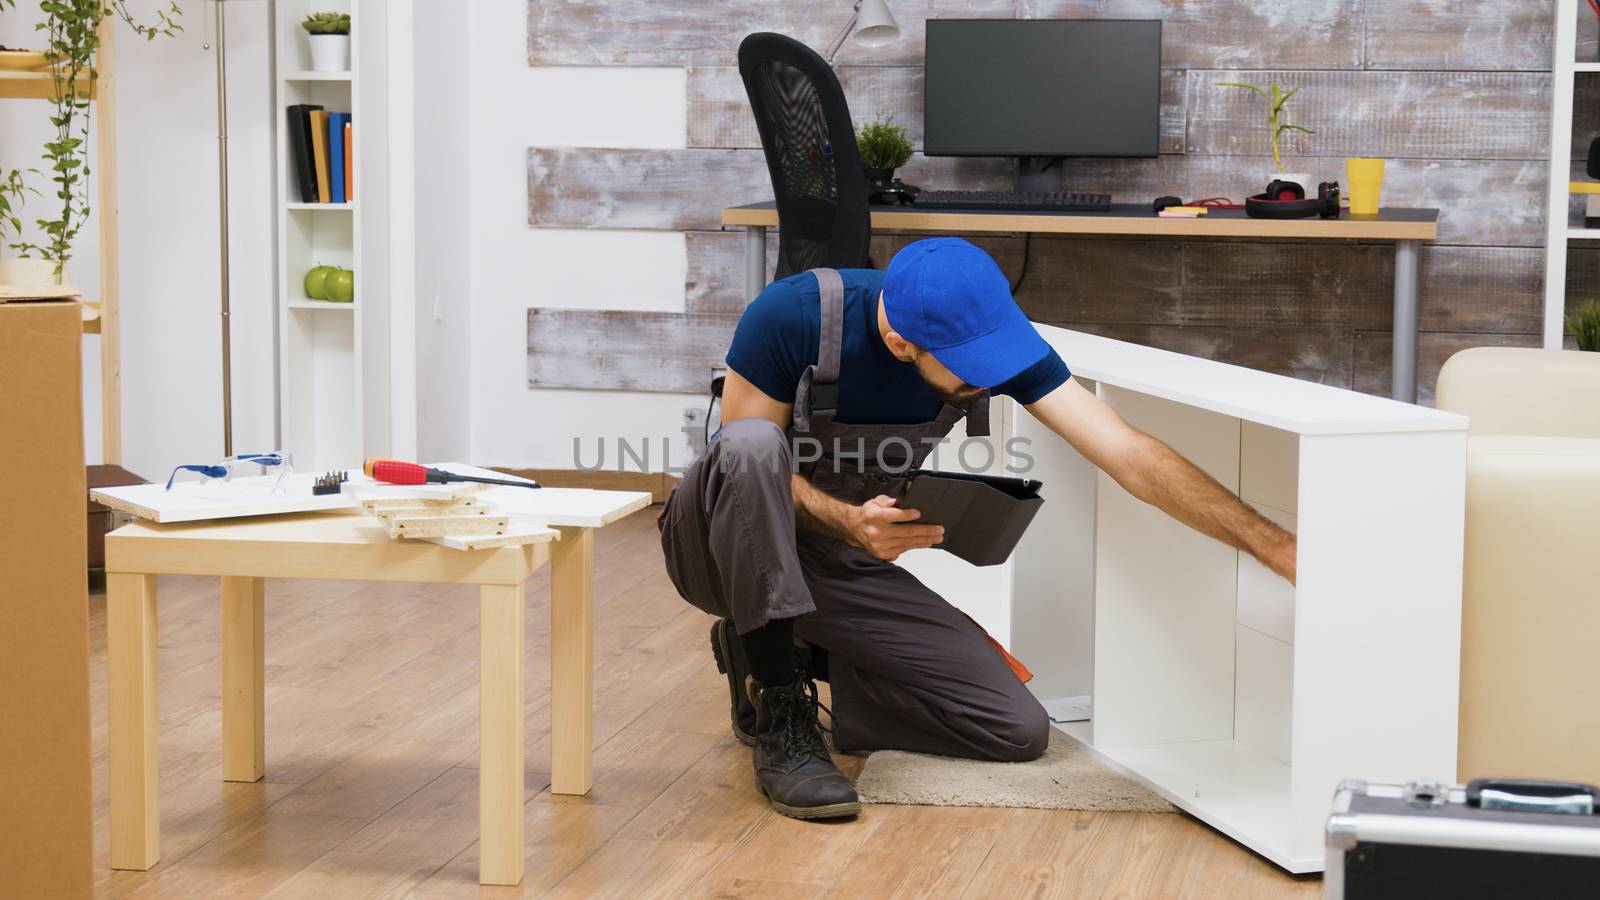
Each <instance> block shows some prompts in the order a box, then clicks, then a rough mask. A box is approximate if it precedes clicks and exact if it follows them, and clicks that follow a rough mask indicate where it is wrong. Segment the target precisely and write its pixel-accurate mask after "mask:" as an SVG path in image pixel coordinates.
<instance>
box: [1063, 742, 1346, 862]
mask: <svg viewBox="0 0 1600 900" xmlns="http://www.w3.org/2000/svg"><path fill="white" fill-rule="evenodd" d="M1055 727H1056V728H1059V729H1060V730H1061V731H1062V732H1063V733H1065V734H1066V735H1068V736H1069V737H1071V738H1072V739H1073V740H1076V741H1077V742H1078V743H1080V744H1082V745H1084V746H1085V747H1087V748H1088V749H1089V751H1090V752H1092V753H1093V754H1094V755H1095V756H1096V757H1098V758H1099V759H1101V760H1102V761H1104V762H1105V763H1107V764H1108V765H1110V766H1111V767H1113V768H1115V769H1117V770H1119V771H1121V772H1122V773H1123V774H1125V775H1128V776H1129V777H1131V778H1133V779H1134V780H1136V781H1139V782H1141V783H1142V784H1145V785H1147V786H1149V787H1150V789H1151V790H1153V791H1155V792H1156V793H1158V794H1160V795H1161V796H1162V797H1165V798H1166V799H1167V800H1168V801H1169V802H1171V803H1172V805H1174V806H1176V807H1178V808H1180V809H1182V810H1184V811H1185V812H1188V813H1191V814H1193V815H1195V816H1198V817H1200V818H1201V819H1203V820H1204V821H1205V822H1206V823H1207V824H1208V825H1211V826H1212V827H1214V828H1216V829H1217V830H1218V831H1221V832H1222V833H1223V834H1226V835H1227V836H1228V837H1231V838H1233V839H1234V840H1236V841H1238V842H1239V843H1241V844H1244V845H1245V846H1246V847H1249V848H1250V849H1251V850H1254V851H1255V852H1257V853H1259V854H1261V855H1262V856H1264V857H1266V858H1267V859H1269V860H1271V861H1272V862H1273V863H1275V864H1277V865H1279V866H1281V867H1282V868H1284V869H1286V870H1288V871H1290V872H1294V873H1297V874H1298V873H1304V872H1319V871H1321V870H1322V867H1323V863H1324V860H1323V858H1322V857H1321V856H1312V857H1305V858H1295V857H1293V856H1291V855H1290V852H1289V845H1288V837H1289V833H1290V821H1291V803H1290V795H1289V767H1288V766H1286V765H1284V764H1283V763H1281V762H1278V761H1277V760H1275V759H1273V758H1271V757H1270V756H1267V755H1266V754H1264V753H1261V752H1260V751H1257V750H1255V749H1252V748H1251V747H1249V746H1247V745H1245V744H1243V743H1240V742H1239V741H1234V740H1227V741H1188V742H1180V743H1174V744H1143V745H1133V746H1127V747H1096V746H1094V745H1093V744H1092V743H1090V741H1089V737H1090V735H1091V734H1092V725H1091V723H1090V722H1072V723H1069V724H1066V725H1056V726H1055ZM1330 796H1331V795H1330Z"/></svg>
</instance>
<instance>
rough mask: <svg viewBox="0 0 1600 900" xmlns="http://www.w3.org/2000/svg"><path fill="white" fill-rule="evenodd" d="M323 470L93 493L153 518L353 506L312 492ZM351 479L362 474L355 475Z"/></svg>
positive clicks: (218, 516)
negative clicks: (280, 475) (170, 486)
mask: <svg viewBox="0 0 1600 900" xmlns="http://www.w3.org/2000/svg"><path fill="white" fill-rule="evenodd" d="M321 474H323V473H321V472H296V473H294V474H292V475H290V476H289V477H287V478H285V479H284V480H283V484H282V485H278V476H276V475H252V476H249V477H246V478H235V479H233V480H232V481H204V482H202V481H182V482H178V483H177V484H174V485H173V486H172V490H170V491H169V490H167V486H166V484H165V483H164V482H163V483H160V484H130V485H123V486H120V487H104V488H95V489H94V490H92V491H90V492H89V497H90V498H91V499H93V500H95V501H97V502H99V503H101V504H104V505H105V506H108V507H110V508H111V509H114V510H117V511H118V512H124V513H127V514H128V515H131V516H137V517H139V518H141V519H146V520H148V521H151V522H163V523H165V522H199V521H204V520H207V519H233V518H239V517H241V516H271V515H282V514H284V513H297V512H315V511H317V510H323V509H349V508H350V507H352V506H355V505H356V504H355V501H354V500H352V499H351V498H349V497H347V496H345V495H344V494H342V493H333V494H324V495H321V496H318V495H315V494H313V493H311V486H312V483H313V482H315V481H316V480H317V478H318V476H320V475H321ZM350 477H351V478H352V479H354V478H357V477H364V476H357V475H353V474H352V475H351V476H350Z"/></svg>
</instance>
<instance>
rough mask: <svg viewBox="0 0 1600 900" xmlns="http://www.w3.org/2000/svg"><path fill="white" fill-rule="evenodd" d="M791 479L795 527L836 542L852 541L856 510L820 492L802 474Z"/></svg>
mask: <svg viewBox="0 0 1600 900" xmlns="http://www.w3.org/2000/svg"><path fill="white" fill-rule="evenodd" d="M792 478H793V483H794V520H795V525H797V526H799V527H800V528H804V529H805V530H806V531H812V532H816V533H817V534H822V535H827V536H828V537H831V538H834V539H835V540H840V541H849V540H850V535H851V528H850V526H851V516H852V515H854V514H855V512H856V507H854V506H851V505H850V504H848V503H845V502H843V501H841V500H839V499H837V498H835V497H833V496H831V495H829V494H828V493H827V492H825V491H821V490H818V489H817V488H816V487H815V486H813V485H812V484H811V482H809V481H807V480H805V479H804V478H801V477H800V476H799V475H795V476H792Z"/></svg>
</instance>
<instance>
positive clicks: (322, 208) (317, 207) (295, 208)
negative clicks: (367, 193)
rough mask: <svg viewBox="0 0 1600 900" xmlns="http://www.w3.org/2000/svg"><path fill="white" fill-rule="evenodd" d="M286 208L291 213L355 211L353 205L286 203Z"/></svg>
mask: <svg viewBox="0 0 1600 900" xmlns="http://www.w3.org/2000/svg"><path fill="white" fill-rule="evenodd" d="M284 208H285V209H288V210H290V211H291V212H301V211H304V210H313V211H316V212H349V211H350V210H353V209H355V204H352V203H286V204H284Z"/></svg>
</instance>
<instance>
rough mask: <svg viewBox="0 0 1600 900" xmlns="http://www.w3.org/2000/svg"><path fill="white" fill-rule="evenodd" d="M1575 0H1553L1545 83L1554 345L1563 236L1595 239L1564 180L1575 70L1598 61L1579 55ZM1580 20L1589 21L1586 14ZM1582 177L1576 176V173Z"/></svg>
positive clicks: (1548, 282) (1547, 313)
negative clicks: (1577, 216) (1573, 208)
mask: <svg viewBox="0 0 1600 900" xmlns="http://www.w3.org/2000/svg"><path fill="white" fill-rule="evenodd" d="M1578 11H1579V6H1578V0H1556V23H1555V40H1554V41H1553V42H1552V47H1553V49H1552V51H1551V52H1552V54H1553V57H1552V59H1551V64H1550V68H1551V72H1550V89H1551V91H1552V96H1551V100H1550V186H1549V192H1550V193H1549V198H1548V205H1547V207H1546V209H1547V210H1548V214H1547V215H1546V216H1545V229H1546V231H1545V257H1544V346H1545V348H1546V349H1552V350H1559V349H1561V347H1562V342H1563V339H1564V337H1565V328H1564V325H1563V322H1564V321H1565V315H1566V309H1567V242H1568V241H1593V240H1600V229H1589V228H1584V227H1583V223H1582V222H1581V221H1579V222H1577V223H1573V222H1571V221H1569V213H1568V209H1569V203H1570V200H1569V197H1570V193H1569V189H1568V182H1569V181H1572V180H1573V172H1572V152H1571V148H1572V98H1573V93H1574V88H1575V87H1576V82H1577V78H1578V75H1579V74H1580V73H1582V74H1590V76H1591V77H1593V74H1592V73H1600V61H1594V60H1584V61H1580V60H1579V59H1578V49H1577V45H1578V23H1579V21H1580V19H1579V16H1578ZM1581 21H1583V22H1584V23H1585V25H1586V26H1593V25H1594V22H1593V19H1592V18H1591V17H1589V16H1587V15H1585V16H1584V17H1583V18H1582V19H1581ZM1580 180H1581V179H1580ZM1585 206H1586V208H1590V209H1596V211H1597V212H1600V196H1596V195H1591V196H1587V197H1585Z"/></svg>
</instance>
